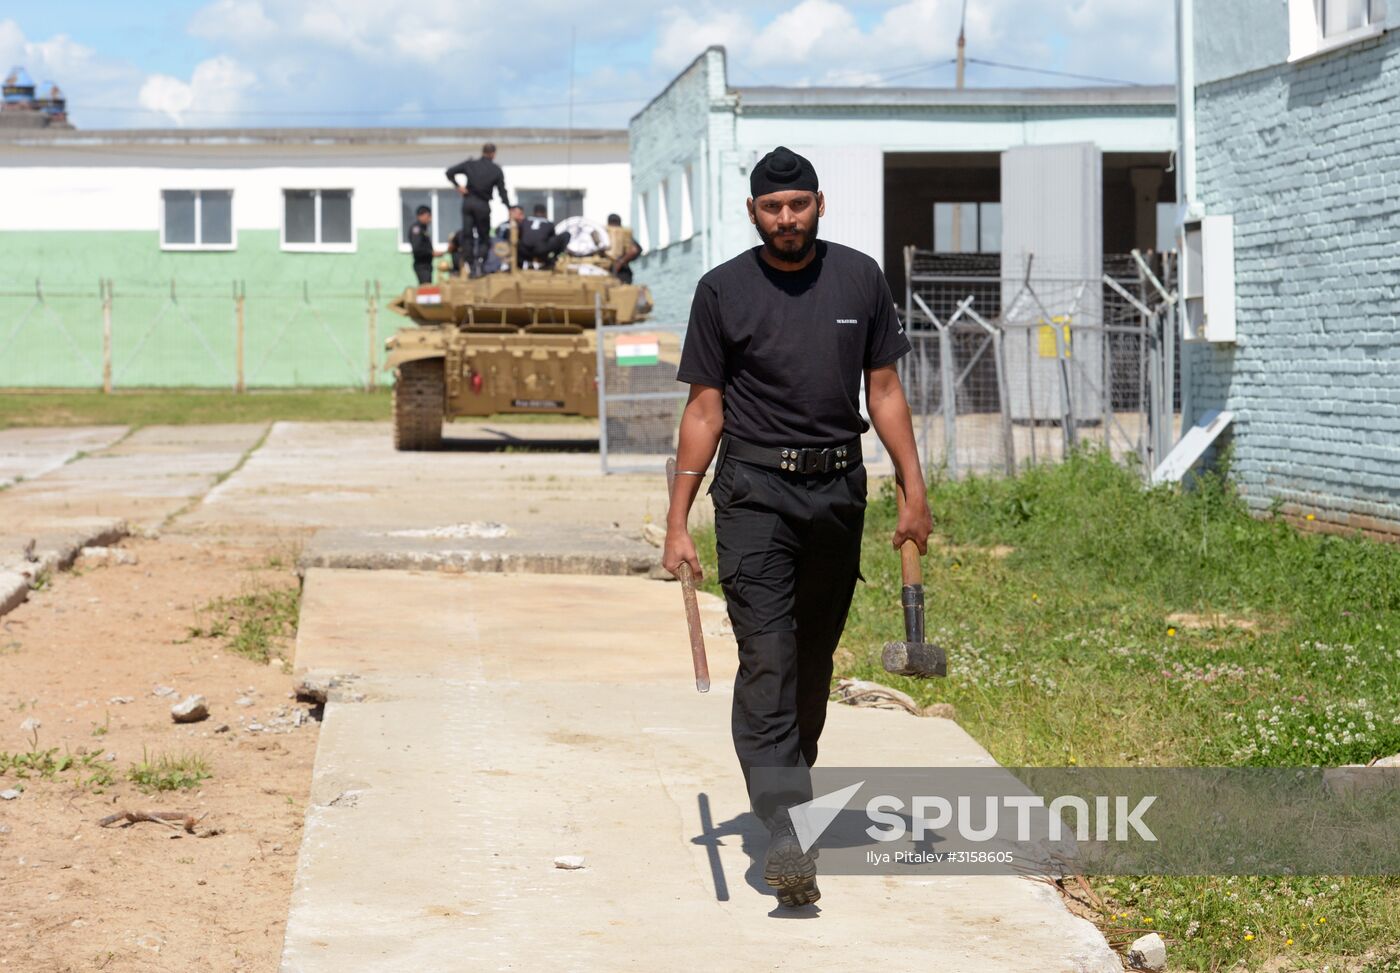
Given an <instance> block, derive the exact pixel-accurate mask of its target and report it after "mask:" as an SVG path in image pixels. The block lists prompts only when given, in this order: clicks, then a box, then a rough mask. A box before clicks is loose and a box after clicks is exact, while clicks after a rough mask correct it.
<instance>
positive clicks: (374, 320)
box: [365, 280, 379, 392]
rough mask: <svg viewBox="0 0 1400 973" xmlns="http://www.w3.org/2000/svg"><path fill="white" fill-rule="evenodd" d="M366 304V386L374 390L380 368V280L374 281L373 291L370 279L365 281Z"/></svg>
mask: <svg viewBox="0 0 1400 973" xmlns="http://www.w3.org/2000/svg"><path fill="white" fill-rule="evenodd" d="M365 304H366V307H367V316H368V318H369V381H368V382H367V383H366V385H365V388H367V389H368V390H369V391H371V392H373V391H374V388H375V373H376V372H377V371H378V370H379V369H378V365H379V347H378V346H379V336H378V324H379V281H377V280H376V281H375V282H374V290H372V291H371V290H370V287H369V281H365Z"/></svg>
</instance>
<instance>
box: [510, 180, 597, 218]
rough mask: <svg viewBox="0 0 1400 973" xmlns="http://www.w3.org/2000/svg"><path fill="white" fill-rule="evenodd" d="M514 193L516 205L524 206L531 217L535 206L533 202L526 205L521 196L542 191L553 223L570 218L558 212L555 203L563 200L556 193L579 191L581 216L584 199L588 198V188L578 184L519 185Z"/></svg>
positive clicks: (526, 213) (579, 213)
mask: <svg viewBox="0 0 1400 973" xmlns="http://www.w3.org/2000/svg"><path fill="white" fill-rule="evenodd" d="M514 193H515V202H516V205H518V206H522V207H524V209H525V215H526V216H527V217H530V216H533V215H534V214H533V213H531V212H530V210H531V209H532V208H533V206H534V204H533V203H532V204H531V205H530V206H525V204H524V203H522V202H521V201H520V200H521V197H523V196H525V195H527V194H530V193H541V194H543V195H544V205H545V207H546V216H547V217H548V219H549V221H550V222H551V223H559V222H561V221H562V220H566V219H568V218H569V217H568V216H567V215H562V216H561V215H560V214H559V213H557V212H556V211H555V203H556V202H560V201H561V200H560V199H559V198H558V197H557V196H556V194H560V195H562V194H564V193H578V200H579V207H578V209H579V211H578V215H579V216H582V215H583V204H584V201H585V200H587V199H588V190H587V189H584V188H580V187H578V186H517V187H516V188H515V190H514Z"/></svg>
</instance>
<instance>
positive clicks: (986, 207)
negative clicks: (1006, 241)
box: [933, 203, 1001, 253]
mask: <svg viewBox="0 0 1400 973" xmlns="http://www.w3.org/2000/svg"><path fill="white" fill-rule="evenodd" d="M933 249H934V250H935V251H936V252H938V253H1000V252H1001V204H1000V203H934V204H933Z"/></svg>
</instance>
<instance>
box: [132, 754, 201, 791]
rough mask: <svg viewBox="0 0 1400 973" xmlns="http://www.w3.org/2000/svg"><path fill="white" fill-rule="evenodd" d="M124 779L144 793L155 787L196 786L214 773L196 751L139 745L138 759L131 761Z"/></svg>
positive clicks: (157, 788) (171, 788)
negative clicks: (151, 749)
mask: <svg viewBox="0 0 1400 973" xmlns="http://www.w3.org/2000/svg"><path fill="white" fill-rule="evenodd" d="M126 776H127V779H128V780H130V781H131V782H132V783H133V784H135V785H136V786H137V787H138V788H139V789H140V790H142V791H144V792H146V793H147V794H153V793H156V792H158V791H175V790H187V789H189V788H192V787H198V786H199V783H200V781H203V780H207V779H208V778H210V777H212V776H213V773H212V772H211V771H210V770H209V764H208V762H207V761H206V760H205V759H204V758H203V757H202V756H200V755H199V754H197V753H181V754H168V753H161V754H156V755H155V756H154V757H152V756H151V755H149V754H147V753H146V749H145V747H142V748H141V762H140V763H139V764H132V765H131V767H130V769H128V770H127V772H126Z"/></svg>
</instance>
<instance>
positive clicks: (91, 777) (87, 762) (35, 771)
mask: <svg viewBox="0 0 1400 973" xmlns="http://www.w3.org/2000/svg"><path fill="white" fill-rule="evenodd" d="M32 733H33V735H32V736H31V737H30V744H29V749H28V750H23V751H15V752H13V753H12V752H9V751H6V750H0V777H6V776H13V777H15V778H17V779H18V780H27V779H30V778H40V779H43V780H58V779H59V775H60V774H63V773H67V772H69V771H72V772H74V773H77V774H86V776H83V777H81V778H80V779H79V782H78V783H79V786H81V787H87V788H91V789H92V790H93V791H94V792H96V793H99V794H100V793H102V791H103V790H104V789H105V788H107V787H110V786H111V785H112V784H113V783H115V778H114V777H113V776H112V771H111V770H110V769H109V768H108V766H107V762H106V761H105V760H103V759H102V754H101V753H100V752H96V753H90V752H88V751H86V750H84V749H83V748H81V747H80V748H78V752H77V753H69V752H67V750H66V748H65V752H64V753H62V754H60V753H59V752H58V747H49V748H47V749H45V750H40V749H39V734H38V731H37V730H36V731H32ZM23 787H24V785H22V784H21V785H20V787H19V789H20V790H23ZM0 789H3V788H0Z"/></svg>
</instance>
